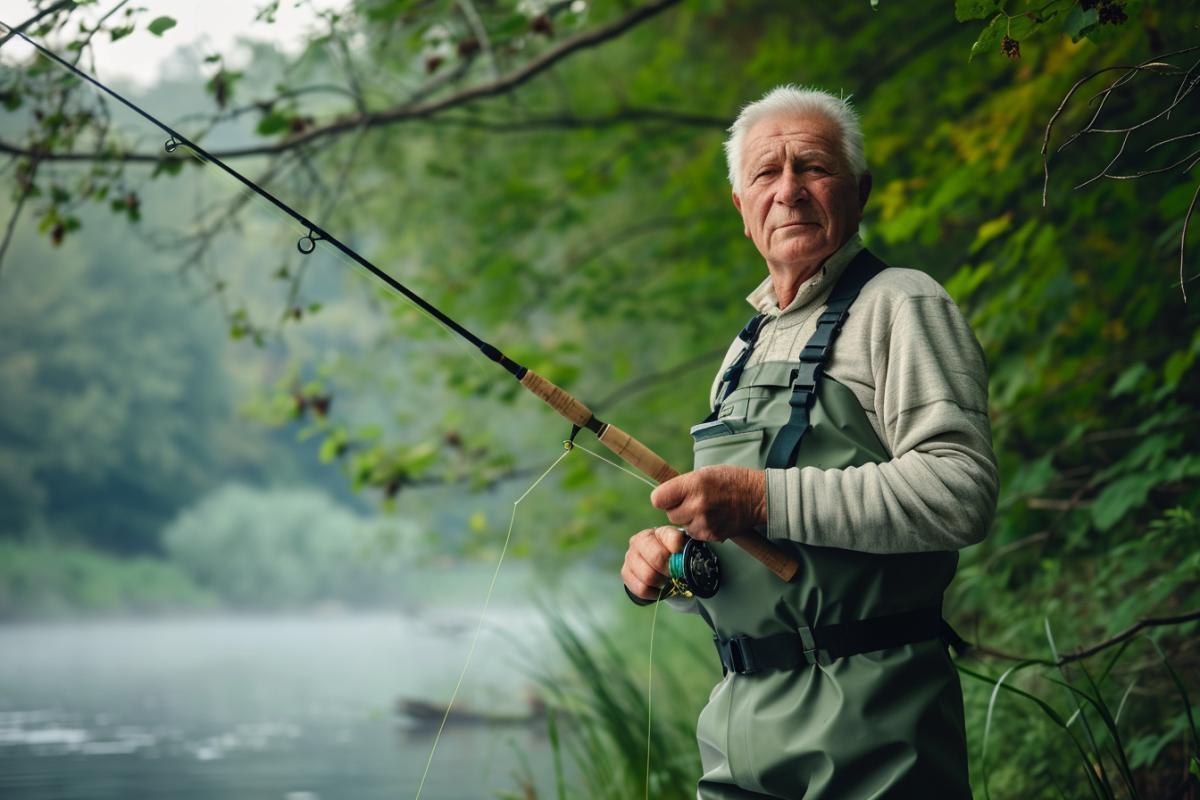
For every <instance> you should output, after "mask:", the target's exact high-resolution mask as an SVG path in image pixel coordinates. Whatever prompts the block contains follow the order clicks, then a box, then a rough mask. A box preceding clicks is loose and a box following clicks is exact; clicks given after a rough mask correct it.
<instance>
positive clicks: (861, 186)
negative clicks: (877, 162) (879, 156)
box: [858, 172, 871, 211]
mask: <svg viewBox="0 0 1200 800" xmlns="http://www.w3.org/2000/svg"><path fill="white" fill-rule="evenodd" d="M870 196H871V173H870V172H864V173H863V174H862V177H860V178H859V179H858V210H859V211H862V210H863V209H864V208H866V207H867V198H868V197H870Z"/></svg>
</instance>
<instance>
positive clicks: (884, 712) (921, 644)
mask: <svg viewBox="0 0 1200 800" xmlns="http://www.w3.org/2000/svg"><path fill="white" fill-rule="evenodd" d="M883 268H884V265H883V264H882V263H881V262H879V261H878V259H876V258H875V257H874V256H873V255H871V254H870V253H868V252H867V251H865V250H864V251H862V252H861V253H860V254H859V255H858V256H857V257H856V258H855V259H854V261H852V262H851V264H850V265H849V266H848V267H847V269H846V272H845V273H844V274H843V276H842V278H841V279H840V281H839V282H838V285H837V286H836V287H835V288H834V290H833V292H832V293H831V295H830V299H829V302H828V304H827V306H826V308H825V309H824V311H823V312H822V315H821V317H820V318H819V320H818V327H817V331H816V333H815V334H814V335H813V337H812V339H810V340H809V342H808V345H807V346H806V347H805V349H804V351H803V353H802V355H801V360H800V361H799V362H798V363H793V362H764V363H761V364H757V365H755V366H753V367H746V366H745V365H746V361H747V360H748V357H749V351H750V349H751V348H752V347H753V345H754V339H755V338H756V336H757V329H758V326H759V325H758V323H755V321H752V322H751V324H750V325H748V326H747V330H746V331H743V335H742V338H743V339H744V340H745V341H746V351H745V353H744V354H743V357H742V358H740V359H738V361H736V362H735V363H734V364H733V366H732V367H731V368H730V369H729V370H727V372H726V374H725V376H724V380H723V385H722V387H721V390H720V392H719V394H718V397H719V398H720V400H719V405H718V407H717V409H716V410H715V411H714V413H713V415H712V416H710V417H709V419H708V420H706V421H705V422H704V423H702V424H700V425H697V426H696V427H695V428H693V436H694V437H695V440H696V442H695V468H697V469H699V468H700V467H704V466H709V465H712V464H734V465H738V466H743V467H751V468H755V469H763V468H765V467H791V466H797V467H806V466H812V467H818V468H821V469H847V468H853V467H856V466H859V465H862V464H867V463H872V462H881V461H886V460H888V459H889V458H890V456H889V454H888V452H887V450H886V448H885V447H884V446H883V445H882V444H881V443H880V441H879V439H878V437H877V436H876V435H875V432H874V430H873V429H872V427H871V424H870V422H869V420H868V419H867V417H866V415H865V414H864V412H863V410H862V408H861V407H860V406H859V403H858V400H857V399H856V398H855V396H854V394H853V393H852V392H851V391H850V390H849V389H847V388H846V387H844V386H842V385H840V384H838V383H837V382H836V381H833V380H830V379H829V378H823V377H822V375H821V368H822V366H823V365H824V363H825V361H826V359H827V357H828V354H829V351H830V348H831V347H832V345H833V341H834V339H835V338H836V336H837V332H838V330H840V328H841V323H842V321H844V319H845V317H846V314H847V313H848V309H849V307H850V305H851V303H853V301H854V298H855V297H857V295H858V290H859V289H860V288H861V287H862V285H863V284H865V283H866V282H867V281H868V280H869V279H870V278H871V277H873V276H874V275H876V274H877V273H878V272H879V270H881V269H883ZM759 322H761V320H759ZM846 500H847V502H853V500H854V499H853V498H847V499H846ZM780 544H781V545H782V546H784V547H785V548H787V549H789V550H790V551H791V552H793V553H794V554H795V555H796V556H797V557H798V558H799V559H800V563H801V567H800V570H799V572H798V573H797V574H796V577H795V578H793V579H792V581H790V582H787V583H784V582H782V581H780V580H779V579H778V578H776V577H775V576H774V575H772V574H771V573H769V572H768V571H767V570H766V569H765V568H764V567H763V566H762V564H760V563H758V562H757V561H755V560H754V559H753V558H751V557H749V556H747V555H746V554H745V553H743V552H741V551H740V549H739V548H737V547H736V546H734V545H732V544H729V543H724V544H719V545H715V546H714V550H715V551H716V553H717V557H718V558H719V560H720V570H721V587H720V590H719V591H718V592H717V594H716V595H715V596H713V597H711V598H707V599H699V601H698V602H699V603H700V609H701V613H702V614H703V616H704V617H705V619H706V620H707V621H708V623H709V624H710V625H711V626H712V628H713V631H714V633H715V634H716V635H715V636H714V641H715V643H716V645H717V651H718V654H719V655H720V657H721V661H722V664H723V666H724V667H725V677H724V678H723V679H722V680H721V682H720V683H719V684H717V686H716V687H715V688H714V689H713V691H712V694H711V696H710V697H709V702H708V704H707V705H706V706H705V708H704V710H703V711H702V712H701V714H700V718H699V721H698V723H697V734H696V735H697V740H698V741H699V745H700V755H701V760H702V762H703V767H704V774H703V776H702V778H701V779H700V782H699V787H698V795H697V796H698V797H699V798H701V800H718V798H719V799H720V800H733V799H734V798H737V799H738V800H745V798H805V800H859V798H909V797H914V798H937V799H938V800H956V799H957V798H969V797H970V789H969V786H968V783H967V754H966V738H965V733H964V729H963V709H962V690H961V687H960V685H959V681H958V675H957V673H956V672H955V670H954V667H953V664H952V663H951V662H950V658H949V656H948V654H947V652H946V646H945V644H944V642H943V641H942V638H943V637H952V632H949V629H948V627H946V626H944V623H943V622H942V618H941V599H942V592H943V591H944V590H945V588H946V586H947V585H948V584H949V582H950V580H951V578H952V577H953V576H954V570H955V567H956V566H957V563H958V555H957V553H954V552H936V553H902V554H895V555H875V554H871V553H862V552H857V551H851V550H841V549H838V548H832V547H816V546H810V545H801V544H795V543H791V542H780Z"/></svg>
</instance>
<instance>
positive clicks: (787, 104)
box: [725, 83, 867, 192]
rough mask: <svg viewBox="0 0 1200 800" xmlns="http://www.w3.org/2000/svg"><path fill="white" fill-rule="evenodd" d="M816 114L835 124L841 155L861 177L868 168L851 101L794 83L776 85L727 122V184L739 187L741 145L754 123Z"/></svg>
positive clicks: (856, 115) (738, 189) (736, 188)
mask: <svg viewBox="0 0 1200 800" xmlns="http://www.w3.org/2000/svg"><path fill="white" fill-rule="evenodd" d="M811 114H819V115H821V116H823V117H825V118H826V119H828V120H829V121H830V122H832V123H833V124H834V125H836V126H837V128H838V130H839V131H840V133H841V144H842V156H843V157H844V158H845V159H846V163H847V164H848V165H849V167H850V171H851V172H853V173H854V177H855V178H861V177H862V174H863V173H864V172H866V171H867V157H866V155H865V154H864V152H863V133H862V127H861V126H860V125H859V122H858V112H857V111H855V110H854V106H852V105H850V98H849V97H838V96H836V95H832V94H830V93H829V92H826V91H824V90H822V89H813V88H808V87H804V86H795V85H793V84H790V83H788V84H784V85H783V86H777V87H775V88H774V89H772V90H771V91H769V92H767V93H766V94H765V95H763V96H762V99H760V100H756V101H754V102H753V103H750V104H749V105H748V106H746V107H745V108H743V109H742V111H741V113H740V114H738V117H737V119H736V120H734V121H733V124H732V125H730V126H729V138H728V139H727V140H726V141H725V159H726V161H728V163H729V184H730V185H731V186H732V187H733V191H735V192H741V190H742V146H743V143H744V141H745V138H746V133H747V132H749V130H750V129H751V128H753V127H754V126H755V124H756V123H759V122H761V121H763V120H764V119H768V118H770V117H796V116H805V115H811Z"/></svg>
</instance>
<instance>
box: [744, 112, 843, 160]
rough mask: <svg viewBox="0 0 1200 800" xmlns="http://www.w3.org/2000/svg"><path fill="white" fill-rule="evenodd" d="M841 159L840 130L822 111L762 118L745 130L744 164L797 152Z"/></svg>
mask: <svg viewBox="0 0 1200 800" xmlns="http://www.w3.org/2000/svg"><path fill="white" fill-rule="evenodd" d="M801 151H803V152H806V153H813V154H814V155H825V156H827V157H830V158H834V159H837V160H838V161H839V162H840V161H841V159H842V131H841V129H840V128H839V127H838V125H837V123H835V122H834V121H833V120H831V119H829V118H828V117H826V116H824V115H822V114H804V115H776V116H771V117H767V118H766V119H761V120H759V121H758V122H756V123H754V125H752V126H751V127H750V130H748V131H747V132H746V139H745V144H744V145H743V147H742V153H743V163H746V164H749V163H752V162H753V161H755V160H757V159H760V158H765V157H767V156H769V155H778V154H782V153H784V152H788V153H792V154H796V153H799V152H801Z"/></svg>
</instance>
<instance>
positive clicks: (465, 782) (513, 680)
mask: <svg viewBox="0 0 1200 800" xmlns="http://www.w3.org/2000/svg"><path fill="white" fill-rule="evenodd" d="M477 617H478V610H477V609H476V610H467V609H462V610H458V611H455V610H446V611H440V612H438V613H437V614H430V615H428V616H421V617H409V616H401V615H384V614H379V615H357V614H356V615H353V616H342V615H339V616H330V617H319V616H310V617H306V616H289V617H243V618H208V619H177V620H171V619H162V620H147V621H128V622H95V623H74V622H72V623H59V624H29V625H11V626H6V627H0V796H3V797H5V798H21V799H23V800H24V799H28V800H33V798H47V799H48V798H97V799H98V798H126V797H183V798H216V797H222V798H237V797H247V798H249V797H254V798H281V799H284V798H285V799H286V800H315V799H316V798H335V797H336V798H376V797H380V798H382V797H388V798H404V797H412V796H414V794H415V792H416V786H417V782H418V781H419V779H420V774H421V771H422V769H423V768H424V765H425V760H426V758H427V757H428V755H429V750H430V747H431V746H432V743H433V728H430V727H421V726H418V725H414V724H413V723H412V721H411V720H408V719H407V718H405V717H404V716H403V715H398V714H397V713H396V710H395V704H396V701H397V699H398V698H419V699H423V700H428V701H431V702H443V703H444V702H445V701H447V700H448V699H449V697H450V692H451V691H452V689H453V686H454V682H455V680H456V679H457V677H458V673H459V671H460V670H461V668H462V665H463V663H464V661H465V659H466V654H467V649H468V647H469V645H470V639H471V634H472V632H473V630H474V625H475V622H476V619H477ZM545 641H546V634H545V631H544V629H543V628H542V626H541V624H540V622H539V618H538V616H537V613H536V611H534V610H531V609H524V608H508V609H495V610H493V611H490V612H489V614H488V621H487V624H486V625H485V628H484V632H483V634H482V636H481V638H480V642H479V649H478V651H477V652H476V656H475V659H474V661H473V664H472V667H471V670H470V672H469V674H468V676H467V680H466V681H465V682H464V685H463V689H462V691H461V693H460V695H459V700H458V701H457V703H456V707H458V708H470V709H472V710H481V711H488V712H496V713H508V714H520V713H522V712H523V711H525V710H527V709H528V708H529V705H528V688H529V684H530V680H529V678H528V677H527V670H528V668H529V664H530V658H529V656H528V654H529V653H530V652H536V651H537V650H539V649H542V648H543V647H544V645H545ZM543 732H544V724H542V723H535V724H530V725H524V724H514V725H506V726H492V727H488V726H482V727H474V726H453V725H451V726H449V727H448V728H447V731H446V734H445V735H444V737H443V739H442V742H441V744H440V745H439V748H438V753H437V757H436V759H435V761H434V764H433V768H432V770H431V772H430V777H429V780H428V782H427V784H426V787H425V792H424V794H423V796H424V797H427V798H430V800H449V798H476V799H477V798H481V797H490V796H493V795H494V794H495V790H497V789H504V788H508V789H513V788H515V782H514V780H513V778H512V777H511V773H512V772H513V771H514V770H515V769H516V768H517V766H518V763H519V761H520V760H521V759H522V758H527V759H528V760H529V761H530V763H531V765H532V769H533V771H534V773H535V775H539V776H543V777H544V776H545V775H546V774H547V773H548V772H549V765H548V763H547V759H546V757H545V753H546V750H547V748H546V744H545V741H544V736H543Z"/></svg>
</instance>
